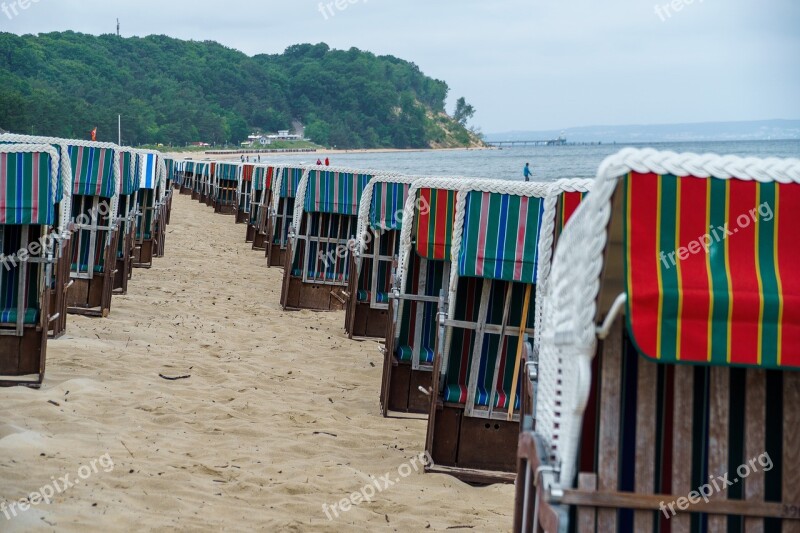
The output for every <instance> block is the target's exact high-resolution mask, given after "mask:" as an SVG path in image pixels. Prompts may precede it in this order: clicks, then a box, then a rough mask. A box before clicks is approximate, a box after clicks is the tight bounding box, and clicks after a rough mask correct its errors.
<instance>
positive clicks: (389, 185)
mask: <svg viewBox="0 0 800 533" xmlns="http://www.w3.org/2000/svg"><path fill="white" fill-rule="evenodd" d="M409 188H410V184H408V183H393V182H388V181H380V182H377V183H375V185H374V187H373V189H372V207H371V208H370V217H369V221H370V226H371V227H372V228H373V229H385V230H399V229H401V228H402V226H403V224H402V221H403V214H402V213H403V208H404V207H405V205H406V198H408V189H409Z"/></svg>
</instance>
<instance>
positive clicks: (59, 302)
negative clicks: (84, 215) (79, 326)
mask: <svg viewBox="0 0 800 533" xmlns="http://www.w3.org/2000/svg"><path fill="white" fill-rule="evenodd" d="M69 250H71V247H70V241H69V240H64V241H62V242H61V250H60V251H59V256H58V257H59V259H58V262H57V263H56V264H55V265H54V266H53V268H54V269H55V277H56V282H55V286H54V287H53V290H52V291H50V295H49V297H48V298H49V299H50V311H49V314H50V323H49V324H48V328H49V331H48V336H49V337H50V338H51V339H58V338H60V337H62V336H63V335H64V333H66V330H67V291H68V290H69V288H70V285H71V280H70V279H69V258H68V256H69Z"/></svg>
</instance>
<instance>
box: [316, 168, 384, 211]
mask: <svg viewBox="0 0 800 533" xmlns="http://www.w3.org/2000/svg"><path fill="white" fill-rule="evenodd" d="M370 179H372V176H371V175H369V174H353V173H350V172H335V171H327V170H312V171H311V172H310V175H309V179H308V189H307V190H306V198H305V211H306V212H307V213H334V214H339V215H356V214H358V206H359V203H360V202H361V195H362V194H363V193H364V188H365V187H366V186H367V183H369V180H370Z"/></svg>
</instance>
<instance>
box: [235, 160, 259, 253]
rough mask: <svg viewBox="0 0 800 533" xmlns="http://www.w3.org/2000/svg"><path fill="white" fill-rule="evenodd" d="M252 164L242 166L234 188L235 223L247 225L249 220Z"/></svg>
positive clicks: (253, 166)
mask: <svg viewBox="0 0 800 533" xmlns="http://www.w3.org/2000/svg"><path fill="white" fill-rule="evenodd" d="M255 170H256V166H255V165H254V164H248V165H242V169H241V171H240V173H239V175H240V178H239V182H238V186H237V188H236V223H237V224H247V223H248V222H249V220H250V210H251V208H252V202H253V174H254V173H255ZM247 242H251V241H247Z"/></svg>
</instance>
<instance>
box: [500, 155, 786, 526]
mask: <svg viewBox="0 0 800 533" xmlns="http://www.w3.org/2000/svg"><path fill="white" fill-rule="evenodd" d="M798 222H800V160H798V159H786V160H779V159H765V160H759V159H755V158H748V159H741V158H738V157H733V156H728V157H719V156H716V155H702V156H698V155H694V154H674V153H671V152H657V151H655V150H649V149H648V150H634V149H626V150H623V151H622V152H620V153H619V154H617V155H615V156H612V157H610V158H608V159H607V160H606V161H605V162H604V163H603V164H602V165H601V167H600V170H599V171H598V176H597V180H596V181H595V183H594V185H593V188H592V191H591V193H590V194H589V195H588V196H587V197H586V199H585V200H584V201H583V202H582V204H581V206H580V207H579V208H578V210H577V211H576V213H575V214H574V216H573V217H572V219H571V220H570V222H569V223H568V224H567V226H566V228H565V229H564V232H563V234H562V235H561V239H560V241H559V243H558V246H557V248H556V252H555V258H554V261H553V266H552V271H551V274H550V281H549V286H548V290H547V294H546V297H545V301H544V308H543V313H542V325H541V337H540V341H539V353H538V365H537V366H536V367H535V371H533V372H531V375H533V376H534V377H535V379H536V383H535V385H536V398H535V402H534V407H535V408H534V411H533V414H535V420H534V419H533V418H529V419H528V420H527V421H526V423H525V424H524V426H525V431H524V432H523V434H522V435H521V437H520V443H519V450H518V454H519V465H518V472H519V473H518V482H517V501H516V512H515V527H514V529H515V531H525V532H528V531H537V532H538V531H547V532H561V531H570V530H579V531H601V532H605V531H634V530H635V531H665V530H670V531H672V532H682V531H687V532H688V531H781V530H783V531H794V530H797V527H798V524H797V522H796V520H797V518H798V513H797V512H796V510H797V509H798V503H800V487H798V484H797V483H796V481H795V479H796V478H797V476H798V474H800V466H798V464H799V463H798V461H797V451H798V450H800V433H799V432H798V431H797V428H798V427H800V414H798V409H797V406H798V405H800V374H798V372H797V370H798V369H800V281H799V280H798V277H797V276H796V275H795V273H796V271H797V266H796V265H797V264H798V261H800V250H798V247H797V246H796V244H795V242H794V240H793V238H792V237H791V235H792V234H793V232H794V229H795V228H796V226H797V224H798ZM790 520H791V522H790Z"/></svg>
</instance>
